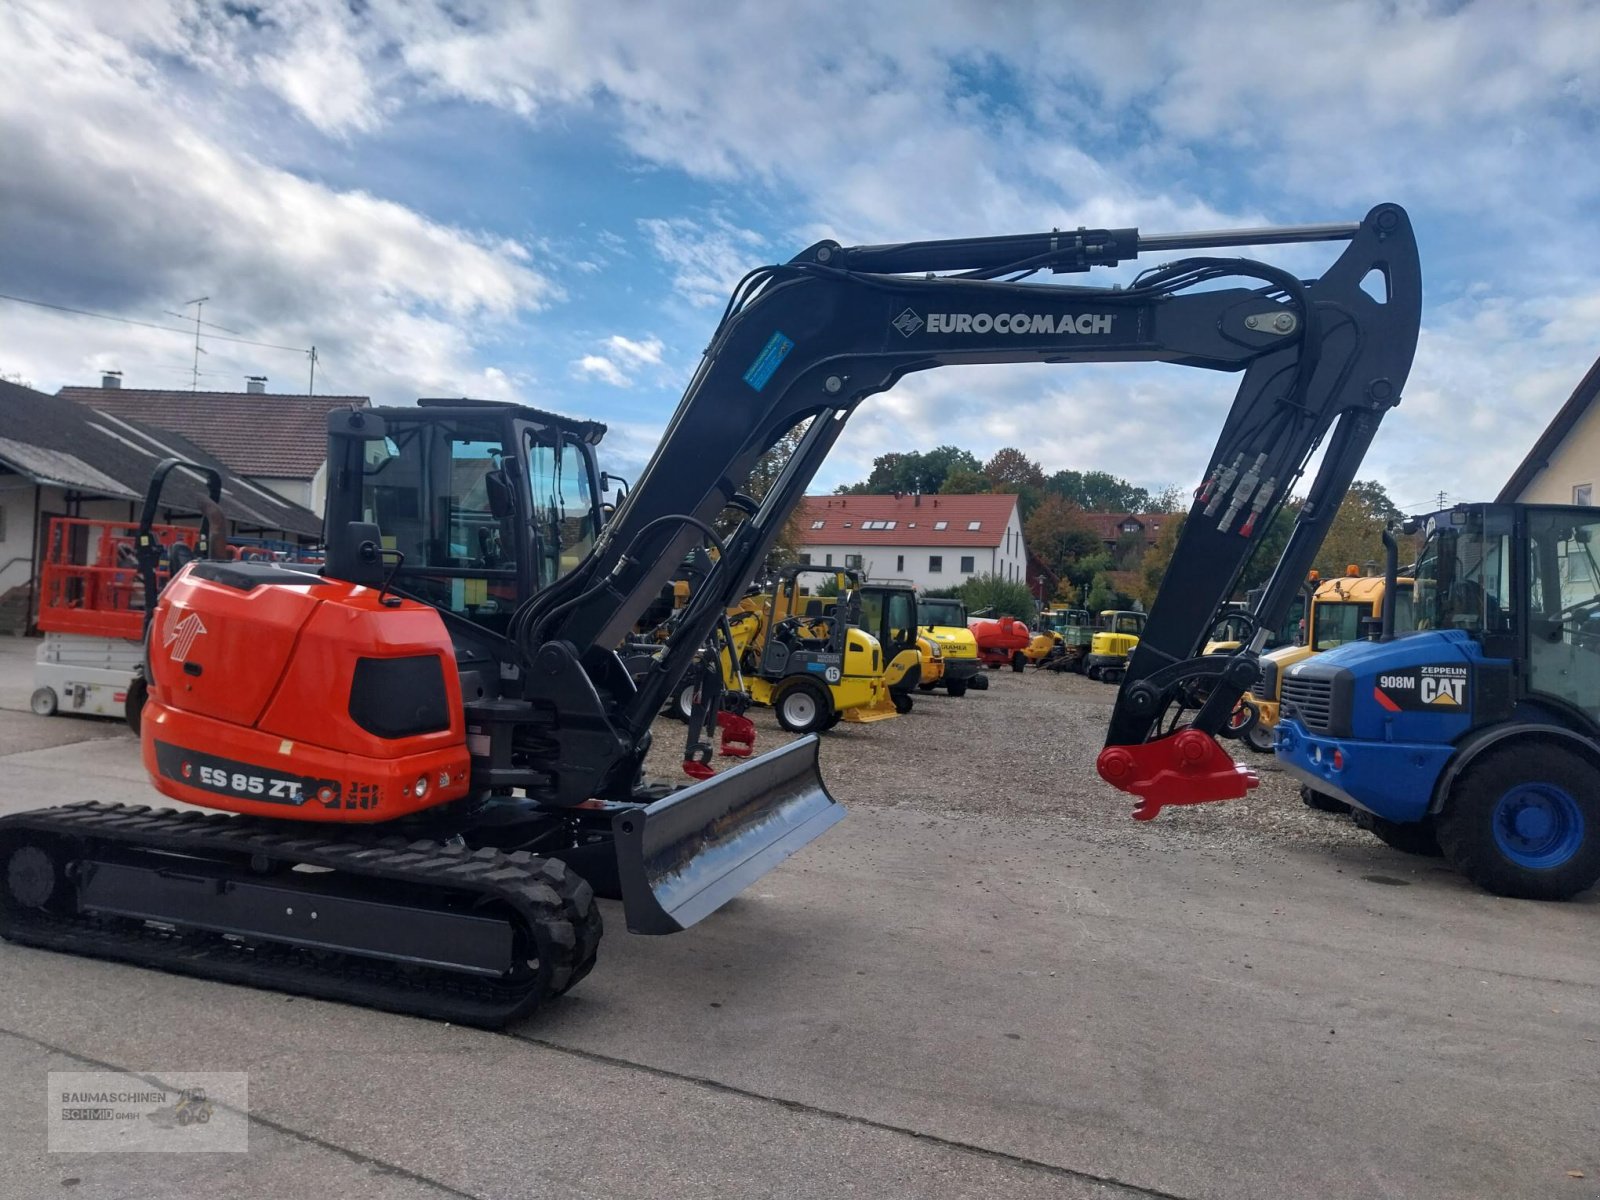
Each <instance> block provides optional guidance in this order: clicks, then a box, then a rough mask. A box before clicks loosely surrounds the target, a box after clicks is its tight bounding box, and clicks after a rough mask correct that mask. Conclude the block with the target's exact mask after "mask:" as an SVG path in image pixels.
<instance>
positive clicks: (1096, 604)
mask: <svg viewBox="0 0 1600 1200" xmlns="http://www.w3.org/2000/svg"><path fill="white" fill-rule="evenodd" d="M1084 607H1085V608H1087V609H1088V610H1089V611H1090V612H1091V613H1101V612H1105V611H1106V609H1108V608H1121V607H1122V593H1120V592H1119V591H1117V586H1116V584H1114V583H1112V582H1111V576H1110V575H1108V574H1106V572H1104V571H1101V572H1100V573H1099V574H1098V575H1096V576H1095V577H1094V581H1093V582H1092V583H1090V584H1089V600H1088V602H1087V603H1086V604H1085V605H1084Z"/></svg>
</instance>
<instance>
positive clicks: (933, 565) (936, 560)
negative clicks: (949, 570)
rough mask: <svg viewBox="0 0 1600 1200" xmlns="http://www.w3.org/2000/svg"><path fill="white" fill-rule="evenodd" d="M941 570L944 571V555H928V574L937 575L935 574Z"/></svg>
mask: <svg viewBox="0 0 1600 1200" xmlns="http://www.w3.org/2000/svg"><path fill="white" fill-rule="evenodd" d="M943 570H944V555H942V554H930V555H928V574H930V575H937V574H939V572H941V571H943Z"/></svg>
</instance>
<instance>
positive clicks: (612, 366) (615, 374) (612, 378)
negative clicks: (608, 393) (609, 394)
mask: <svg viewBox="0 0 1600 1200" xmlns="http://www.w3.org/2000/svg"><path fill="white" fill-rule="evenodd" d="M572 365H573V367H574V368H576V370H577V371H578V373H579V374H580V375H592V376H593V377H594V378H596V379H598V380H600V381H601V382H602V383H609V384H610V385H611V386H612V387H620V388H625V387H632V386H633V380H631V379H629V378H628V376H627V375H626V374H625V373H624V372H623V370H622V368H621V367H619V366H617V364H616V363H614V362H612V361H611V360H610V359H609V358H606V357H605V356H604V355H600V354H585V355H584V356H583V357H582V358H580V359H579V360H578V361H577V362H575V363H573V364H572Z"/></svg>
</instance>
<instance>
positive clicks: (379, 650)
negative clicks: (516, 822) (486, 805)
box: [141, 563, 470, 822]
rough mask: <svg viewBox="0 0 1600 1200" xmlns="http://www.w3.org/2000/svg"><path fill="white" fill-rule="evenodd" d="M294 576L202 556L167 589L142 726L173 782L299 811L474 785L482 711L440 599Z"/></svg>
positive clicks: (213, 797) (358, 816)
mask: <svg viewBox="0 0 1600 1200" xmlns="http://www.w3.org/2000/svg"><path fill="white" fill-rule="evenodd" d="M275 574H276V575H277V576H279V577H280V578H281V577H282V576H283V575H285V574H288V573H286V572H282V571H278V572H275ZM262 577H265V573H263V576H262ZM290 578H292V579H294V580H296V582H293V583H282V582H277V581H274V582H270V583H269V582H259V581H257V578H256V577H255V576H254V575H253V573H252V572H251V571H250V569H249V568H248V567H247V566H244V565H241V564H234V563H195V564H192V565H190V566H189V567H187V568H185V570H184V571H183V573H182V574H181V575H179V576H178V577H177V578H175V579H174V580H173V581H172V582H171V583H169V584H168V585H167V587H166V588H165V589H163V591H162V593H161V602H160V605H159V607H158V609H157V612H156V615H155V623H154V627H153V629H152V631H151V637H150V643H149V645H150V651H149V654H150V663H149V667H150V676H151V677H150V700H149V703H148V704H147V706H146V708H145V712H144V719H143V725H142V729H141V741H142V749H143V756H144V765H145V769H146V770H148V771H149V773H150V778H151V780H152V781H153V782H154V784H155V786H156V787H157V789H159V790H160V791H161V792H162V793H164V794H165V795H167V796H170V797H172V798H173V799H174V800H182V801H185V802H187V803H189V804H196V805H200V806H203V807H205V808H217V809H225V810H227V811H229V812H238V813H249V814H252V815H255V816H265V817H278V818H284V817H288V818H291V819H293V820H297V821H352V822H372V821H390V820H394V819H395V818H396V817H403V816H407V815H409V814H411V813H414V812H417V811H419V810H421V809H425V808H432V807H434V806H436V805H439V804H443V803H446V802H448V801H451V800H457V799H460V798H461V797H463V796H465V795H466V794H467V791H468V784H469V769H470V757H469V754H468V750H467V734H466V727H465V720H466V718H465V714H464V710H463V708H462V700H461V686H460V681H459V678H458V676H457V673H456V663H455V655H454V652H453V650H452V647H451V644H450V637H449V634H448V633H447V632H446V630H445V627H444V622H443V621H442V620H441V619H440V617H439V614H438V612H437V611H436V610H434V609H433V608H430V607H429V606H427V605H425V604H418V603H415V602H413V601H410V600H401V599H400V598H398V597H395V596H380V593H379V591H378V589H375V588H370V587H362V586H359V585H356V584H351V583H345V582H343V581H340V580H335V579H327V578H322V577H319V576H316V575H310V574H304V575H299V574H294V575H291V576H290ZM300 580H303V581H304V582H299V581H300ZM201 747H203V748H204V749H203V750H202V749H200V748H201Z"/></svg>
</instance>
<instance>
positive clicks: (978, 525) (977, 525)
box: [967, 521, 983, 532]
mask: <svg viewBox="0 0 1600 1200" xmlns="http://www.w3.org/2000/svg"><path fill="white" fill-rule="evenodd" d="M982 528H983V522H982V521H968V522H967V529H968V531H969V532H971V531H973V530H978V529H982Z"/></svg>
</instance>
